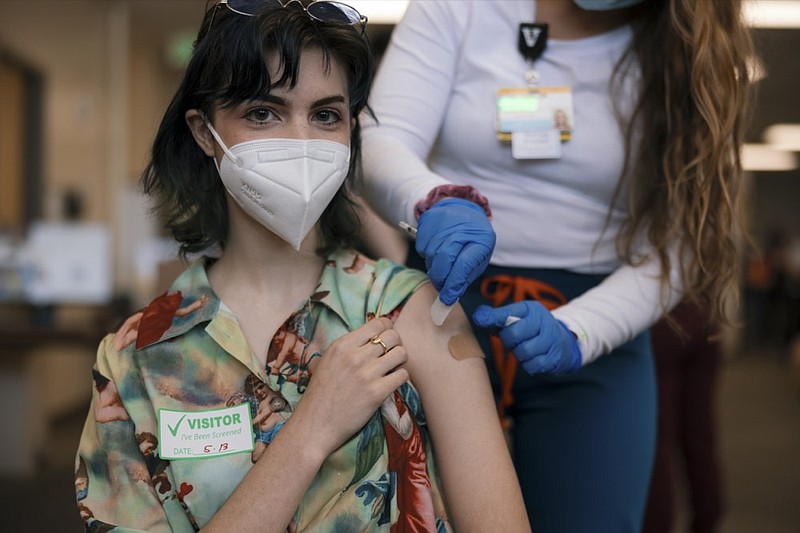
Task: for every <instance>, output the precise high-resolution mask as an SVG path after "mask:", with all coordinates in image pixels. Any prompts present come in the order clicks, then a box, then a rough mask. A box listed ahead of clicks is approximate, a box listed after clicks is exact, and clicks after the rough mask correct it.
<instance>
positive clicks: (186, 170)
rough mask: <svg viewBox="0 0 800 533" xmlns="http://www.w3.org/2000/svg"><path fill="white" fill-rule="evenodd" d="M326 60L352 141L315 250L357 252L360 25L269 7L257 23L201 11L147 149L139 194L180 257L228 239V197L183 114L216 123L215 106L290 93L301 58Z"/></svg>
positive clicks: (364, 43) (367, 75)
mask: <svg viewBox="0 0 800 533" xmlns="http://www.w3.org/2000/svg"><path fill="white" fill-rule="evenodd" d="M308 49H318V50H320V51H321V52H322V56H323V62H324V65H325V68H326V69H330V68H331V62H332V61H335V62H336V63H337V64H338V65H340V66H341V67H342V68H343V69H344V71H345V73H346V75H347V82H348V93H349V97H350V116H351V117H352V118H353V119H354V121H355V122H354V123H355V125H354V127H353V129H352V132H351V135H350V150H351V157H350V169H349V173H348V179H347V181H346V183H345V185H344V186H343V187H341V188H340V189H339V191H338V192H337V193H336V196H335V197H334V199H333V200H332V201H331V203H330V204H329V205H328V207H327V209H325V212H324V213H323V214H322V216H321V217H320V225H319V227H320V237H321V239H320V241H321V244H320V247H319V249H318V250H317V252H318V253H319V254H320V255H326V254H327V253H329V252H330V251H332V250H333V249H335V248H337V247H339V246H351V245H353V244H354V243H355V242H357V234H358V232H359V230H360V222H359V219H358V215H357V207H356V205H355V203H354V201H353V198H352V196H351V194H350V192H349V187H350V183H351V182H352V180H353V179H354V177H355V175H356V173H357V172H360V171H361V170H360V169H361V157H360V155H361V126H360V123H359V122H358V117H359V113H360V112H361V111H362V110H364V109H367V110H369V108H368V106H367V98H368V95H369V91H370V88H371V85H372V78H373V69H374V56H373V52H372V50H371V48H370V46H369V42H368V40H367V36H366V33H365V32H364V29H363V28H362V27H361V26H360V25H355V26H347V25H339V24H332V23H325V22H320V21H316V20H314V19H312V18H311V17H309V16H308V14H307V13H306V12H305V11H304V10H303V7H302V5H301V4H300V3H298V2H291V3H289V4H288V5H287V7H285V8H284V7H278V6H274V5H273V4H268V3H265V6H264V7H263V8H261V10H260V11H259V12H258V13H256V14H255V15H254V16H245V15H240V14H237V13H235V12H233V11H231V10H229V9H226V8H225V6H223V5H221V4H219V3H218V2H216V1H214V2H213V3H211V4H210V6H209V8H208V9H207V10H206V14H205V17H204V19H203V23H202V25H201V27H200V31H199V33H198V36H197V40H196V41H195V44H194V49H193V52H192V56H191V59H190V61H189V64H188V66H187V68H186V72H185V74H184V76H183V80H182V81H181V84H180V86H179V87H178V90H177V92H176V93H175V96H174V97H173V98H172V101H171V102H170V104H169V107H168V108H167V110H166V112H165V114H164V117H163V119H162V121H161V125H160V126H159V129H158V132H157V133H156V136H155V139H154V141H153V147H152V152H151V156H150V160H149V162H148V164H147V167H146V168H145V170H144V172H143V174H142V177H141V184H142V187H143V189H144V192H145V193H146V194H149V195H151V196H153V197H154V198H155V200H156V204H155V207H154V212H155V213H156V214H157V215H158V216H159V217H160V218H161V220H162V221H163V223H164V224H165V226H166V228H167V229H168V230H169V231H170V233H171V234H172V236H173V238H175V240H177V241H178V243H180V254H181V255H182V256H185V255H186V254H189V253H196V252H202V251H204V250H208V249H209V248H213V247H215V246H219V247H220V248H223V249H224V247H225V243H226V239H227V234H228V225H229V220H228V208H227V203H226V199H227V193H226V192H225V188H224V186H223V184H222V181H221V179H220V177H219V173H218V172H217V169H216V167H215V165H214V162H213V161H212V159H211V158H210V157H208V156H207V155H206V154H205V153H204V152H203V151H202V150H201V149H200V147H199V146H197V144H196V142H195V140H194V138H193V137H192V134H191V132H190V130H189V127H188V126H187V124H186V120H185V114H186V112H187V111H188V110H190V109H198V110H200V111H202V112H203V113H205V114H206V115H207V116H208V117H210V118H213V115H214V108H215V106H216V105H220V106H222V107H227V106H231V105H237V104H239V103H241V102H244V101H247V100H251V99H254V98H262V97H263V96H264V95H267V94H268V93H269V92H270V90H271V89H272V88H273V87H281V86H288V87H294V86H295V85H296V83H297V78H298V72H299V64H300V58H301V56H302V54H303V52H304V51H305V50H308ZM271 53H277V55H278V59H279V63H280V65H281V68H280V72H279V77H277V79H272V78H271V77H270V72H269V71H268V69H267V64H266V57H267V55H268V54H271Z"/></svg>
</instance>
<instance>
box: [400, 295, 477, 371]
mask: <svg viewBox="0 0 800 533" xmlns="http://www.w3.org/2000/svg"><path fill="white" fill-rule="evenodd" d="M436 298H438V294H437V292H436V290H435V289H434V288H433V286H432V285H431V284H430V283H426V284H425V285H423V286H421V287H420V288H419V289H417V291H416V292H415V293H414V294H413V295H412V296H411V298H409V300H408V301H407V302H406V305H405V307H404V308H403V310H402V312H401V313H400V315H399V316H398V318H397V320H396V322H395V330H396V331H397V333H398V334H399V335H400V337H401V339H402V341H403V346H405V348H406V351H407V352H408V363H407V365H408V370H409V373H410V374H411V378H412V381H415V382H416V381H418V379H415V374H416V375H419V374H420V373H428V372H431V371H435V372H440V371H441V372H451V371H455V372H457V371H458V370H460V369H461V368H462V367H463V366H473V365H474V366H477V367H479V368H481V369H483V368H484V363H483V360H482V359H483V352H481V350H480V346H479V345H478V342H477V340H475V336H474V335H473V333H472V329H471V327H470V324H469V320H468V319H467V316H466V314H465V313H464V310H463V309H462V308H461V306H460V305H459V304H456V305H455V306H453V309H452V310H451V311H450V314H449V315H448V316H447V319H446V320H445V321H444V323H443V324H442V325H441V326H437V325H435V324H434V323H433V320H432V319H431V313H430V309H431V305H432V304H433V302H434V301H435V299H436ZM470 361H472V362H470Z"/></svg>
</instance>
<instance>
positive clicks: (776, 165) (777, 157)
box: [742, 144, 798, 172]
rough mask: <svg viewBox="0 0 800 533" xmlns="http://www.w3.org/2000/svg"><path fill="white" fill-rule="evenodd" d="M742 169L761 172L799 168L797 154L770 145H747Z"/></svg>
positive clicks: (744, 150)
mask: <svg viewBox="0 0 800 533" xmlns="http://www.w3.org/2000/svg"><path fill="white" fill-rule="evenodd" d="M742 167H743V168H744V169H745V170H750V171H761V172H779V171H785V170H795V169H796V168H798V160H797V154H794V153H792V152H786V151H784V150H778V149H776V148H774V147H773V146H771V145H768V144H745V145H744V146H742Z"/></svg>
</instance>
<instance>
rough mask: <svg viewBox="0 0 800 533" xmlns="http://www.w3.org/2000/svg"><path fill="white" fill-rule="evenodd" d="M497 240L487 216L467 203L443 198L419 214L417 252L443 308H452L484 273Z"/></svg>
mask: <svg viewBox="0 0 800 533" xmlns="http://www.w3.org/2000/svg"><path fill="white" fill-rule="evenodd" d="M496 239H497V238H496V237H495V234H494V229H493V228H492V224H491V222H489V217H487V216H486V212H485V211H484V210H483V208H482V207H481V206H479V205H478V204H476V203H473V202H470V201H469V200H464V199H461V198H446V199H444V200H441V201H439V202H436V203H435V204H433V205H432V206H431V207H430V208H429V209H428V210H427V211H425V212H424V213H422V215H421V216H420V217H419V220H418V221H417V238H416V248H417V252H419V254H420V255H421V256H422V257H423V258H425V266H426V267H427V268H428V276H429V277H430V278H431V282H433V286H434V287H435V288H436V290H437V291H439V299H440V300H441V301H442V303H443V304H446V305H452V304H454V303H455V302H456V300H458V299H459V298H461V295H462V294H464V291H465V290H467V286H469V284H470V283H472V282H473V281H475V278H477V277H478V276H480V275H481V274H482V273H483V271H484V270H486V267H487V266H489V259H490V258H491V257H492V251H493V250H494V243H495V241H496Z"/></svg>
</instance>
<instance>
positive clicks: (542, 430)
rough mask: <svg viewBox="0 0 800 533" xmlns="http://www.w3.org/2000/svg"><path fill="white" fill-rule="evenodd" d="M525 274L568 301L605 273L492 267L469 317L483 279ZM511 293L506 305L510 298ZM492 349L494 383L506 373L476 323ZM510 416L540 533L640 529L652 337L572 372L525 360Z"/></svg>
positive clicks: (470, 297)
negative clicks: (542, 372) (533, 372)
mask: <svg viewBox="0 0 800 533" xmlns="http://www.w3.org/2000/svg"><path fill="white" fill-rule="evenodd" d="M498 274H505V275H511V276H524V277H525V278H528V279H535V280H538V281H540V282H543V283H546V284H547V285H549V286H552V287H553V288H555V289H557V290H558V291H559V292H560V293H561V294H562V295H563V296H564V298H565V299H566V300H567V301H568V300H570V299H572V298H574V297H576V296H578V295H579V294H581V293H583V292H585V291H586V290H588V289H589V288H591V287H592V286H594V285H596V284H597V283H599V282H600V281H601V279H602V278H601V277H598V276H587V275H580V274H574V273H569V272H564V271H555V270H532V269H517V268H499V267H494V266H491V267H489V269H488V270H487V272H486V273H485V274H484V276H483V278H481V279H478V280H477V281H476V282H475V283H474V284H473V285H472V286H471V287H470V289H469V290H468V292H467V294H465V295H464V297H463V298H462V300H461V304H462V306H463V307H464V309H465V311H466V312H467V315H468V316H471V315H472V312H473V311H474V310H475V308H476V307H477V306H478V305H480V304H483V303H487V301H486V299H485V298H484V296H482V294H481V283H482V280H483V279H485V278H492V277H493V276H495V275H498ZM510 301H511V298H509V299H508V300H507V301H505V302H501V304H502V305H504V304H506V303H510ZM474 330H475V334H476V335H477V336H478V340H479V342H480V343H481V347H482V348H483V350H484V352H485V353H486V354H487V364H488V366H489V375H490V377H491V379H492V385H493V387H494V389H495V392H496V394H498V395H499V390H500V378H499V375H498V372H497V370H496V368H495V367H494V363H493V360H492V357H491V356H488V354H490V353H491V348H490V341H489V334H488V332H487V331H486V330H484V329H481V328H477V327H475V328H474ZM513 398H514V403H513V404H512V405H511V406H510V407H509V408H508V409H507V412H506V414H507V415H509V416H510V417H511V418H512V420H513V425H512V427H511V435H512V446H513V449H512V454H513V458H514V464H515V466H516V469H517V475H518V476H519V480H520V484H521V486H522V492H523V496H524V498H525V505H526V507H527V510H528V516H529V517H530V520H531V525H532V526H533V530H534V531H535V532H536V533H550V532H552V533H585V532H609V533H625V532H638V531H640V528H641V524H642V517H643V514H644V508H645V503H646V500H647V491H648V486H649V482H650V474H651V470H652V464H653V456H654V450H655V433H656V383H655V372H654V368H653V358H652V353H651V349H650V338H649V333H644V334H642V335H639V336H638V337H637V338H635V339H634V340H632V341H631V342H628V343H627V344H625V345H623V346H621V347H620V348H618V349H617V350H615V351H614V352H612V353H610V354H607V355H604V356H602V357H600V358H599V359H597V360H596V361H594V362H593V363H590V364H589V365H586V366H585V367H583V368H582V369H580V370H578V371H577V372H574V373H572V374H568V375H566V376H538V377H532V376H529V375H528V374H527V373H526V372H525V371H524V369H523V368H522V367H521V366H520V367H519V368H518V371H517V372H516V375H515V377H514V381H513Z"/></svg>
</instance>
